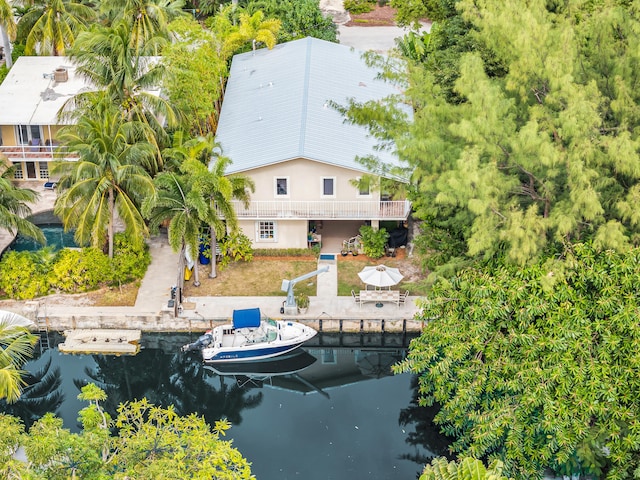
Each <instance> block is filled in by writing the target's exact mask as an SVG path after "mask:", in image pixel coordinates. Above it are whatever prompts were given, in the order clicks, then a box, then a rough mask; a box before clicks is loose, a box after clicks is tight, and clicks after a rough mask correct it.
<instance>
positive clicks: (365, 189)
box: [358, 178, 371, 197]
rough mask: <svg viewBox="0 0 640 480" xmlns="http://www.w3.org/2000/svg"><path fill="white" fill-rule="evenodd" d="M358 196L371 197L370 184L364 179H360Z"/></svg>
mask: <svg viewBox="0 0 640 480" xmlns="http://www.w3.org/2000/svg"><path fill="white" fill-rule="evenodd" d="M358 195H359V196H361V197H370V196H371V190H370V188H369V182H368V181H366V180H363V179H362V178H360V179H358Z"/></svg>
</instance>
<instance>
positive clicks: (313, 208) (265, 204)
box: [232, 200, 411, 221]
mask: <svg viewBox="0 0 640 480" xmlns="http://www.w3.org/2000/svg"><path fill="white" fill-rule="evenodd" d="M232 204H233V208H234V210H235V211H236V215H237V216H238V219H268V218H274V219H279V220H283V219H291V220H298V219H300V220H304V219H314V220H399V221H402V220H406V219H407V218H408V217H409V213H410V212H411V202H409V201H408V200H400V201H380V202H377V201H370V200H369V201H339V200H336V201H326V200H325V201H286V200H273V201H256V202H251V204H250V205H249V208H244V205H243V204H242V202H239V201H234V202H232Z"/></svg>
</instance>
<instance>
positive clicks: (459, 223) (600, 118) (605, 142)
mask: <svg viewBox="0 0 640 480" xmlns="http://www.w3.org/2000/svg"><path fill="white" fill-rule="evenodd" d="M454 3H455V4H456V7H457V8H458V9H459V10H458V11H456V13H455V14H454V13H452V10H454V9H453V4H454ZM417 4H421V5H423V6H425V8H426V7H429V8H435V6H440V7H442V11H441V12H440V13H439V15H440V16H441V17H442V18H443V19H447V18H448V19H452V18H453V17H455V19H456V21H457V22H460V23H459V25H460V27H459V28H452V29H451V30H448V31H447V33H446V35H444V37H446V38H447V39H448V43H447V45H453V44H455V45H458V47H460V48H457V50H456V53H455V55H454V56H455V57H456V60H455V62H453V63H455V66H454V67H452V70H451V72H452V73H451V75H449V74H447V75H448V78H449V80H446V79H443V78H442V75H443V72H444V69H442V68H437V67H441V66H443V65H444V64H443V63H442V62H440V61H439V60H437V58H436V60H434V58H435V57H437V55H439V54H440V53H442V52H444V51H445V50H446V49H447V48H448V47H447V46H446V45H444V44H443V43H442V41H441V40H442V38H441V37H439V35H441V34H442V32H440V33H439V31H438V30H437V29H436V30H435V31H434V32H433V33H432V34H431V38H430V43H429V46H428V49H429V53H428V55H427V60H426V61H425V63H423V64H422V66H421V67H420V68H418V69H416V70H414V71H413V72H412V75H411V76H410V77H409V82H410V83H409V88H408V89H407V90H406V98H405V100H404V101H407V102H408V103H410V104H411V105H412V106H413V108H414V110H415V114H414V117H413V121H412V122H411V123H409V125H408V131H402V130H398V131H397V133H396V134H395V140H396V144H397V145H398V151H399V154H400V156H401V157H402V158H403V159H405V160H407V161H408V162H409V163H410V165H411V166H412V167H413V168H414V172H415V174H414V180H415V182H416V184H417V186H418V194H417V195H416V196H415V197H414V199H413V200H414V206H415V209H416V216H417V217H419V218H422V219H425V220H427V221H428V227H429V231H433V232H434V235H436V236H437V237H436V238H435V239H434V240H433V241H431V242H430V243H429V246H430V247H431V248H435V249H436V252H437V253H439V254H442V253H445V255H442V256H441V257H440V259H439V260H440V261H441V262H443V263H446V264H449V265H451V264H455V263H459V262H460V261H461V259H464V258H467V259H468V258H471V259H473V258H491V257H494V256H496V255H505V256H506V257H507V258H508V259H509V261H512V262H515V263H519V264H523V263H526V262H527V261H529V260H531V259H533V258H536V257H538V256H540V255H543V254H544V253H545V251H548V250H549V249H558V248H562V247H561V245H563V244H565V243H571V242H578V241H586V240H590V241H593V244H594V246H595V247H596V248H601V249H605V248H614V249H617V250H623V249H626V248H628V247H629V246H632V245H635V244H637V240H638V238H640V237H638V233H640V232H639V225H640V222H639V221H638V220H639V218H640V217H638V215H637V209H635V208H634V207H633V205H635V204H637V198H638V196H639V192H640V183H639V181H638V180H639V175H640V169H639V168H638V165H640V155H639V153H638V152H639V151H640V150H639V146H640V144H639V138H638V129H637V128H635V125H637V119H638V107H637V105H638V103H639V102H638V101H639V98H638V90H637V89H636V88H635V87H634V86H635V85H636V84H637V82H638V80H637V78H638V75H639V73H638V72H640V70H639V69H638V68H636V67H635V66H636V65H637V64H638V61H639V55H640V48H639V47H640V45H639V43H638V42H639V40H638V39H639V37H638V35H636V34H635V33H634V32H637V31H638V29H639V28H640V17H639V15H640V13H639V12H640V10H639V9H638V8H633V7H630V6H628V5H627V2H622V1H620V2H586V3H585V2H581V1H569V2H564V3H563V4H562V5H561V4H560V3H558V2H546V1H542V0H537V1H534V2H528V3H527V4H524V5H523V4H522V3H519V2H515V3H514V2H511V3H508V4H505V3H504V2H501V1H498V0H483V1H480V2H474V1H470V0H469V1H466V0H461V1H459V2H446V1H442V2H424V3H423V2H417ZM444 7H447V8H444ZM463 39H464V42H463ZM456 42H457V43H456ZM461 42H462V43H464V45H462V43H461ZM560 45H561V46H562V47H561V48H559V46H560ZM463 52H467V53H463ZM449 88H452V89H453V90H452V91H453V93H454V94H455V95H454V97H452V95H451V91H449V90H448V89H449ZM376 115H377V112H375V113H374V114H372V115H371V118H377V116H376ZM370 123H373V122H372V121H371V120H370ZM443 240H444V242H443ZM449 240H450V241H449Z"/></svg>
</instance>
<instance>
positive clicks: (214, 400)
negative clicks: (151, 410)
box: [74, 349, 262, 425]
mask: <svg viewBox="0 0 640 480" xmlns="http://www.w3.org/2000/svg"><path fill="white" fill-rule="evenodd" d="M93 359H94V361H95V363H96V366H95V367H94V368H86V369H85V373H86V375H87V376H88V377H89V378H90V379H91V381H93V382H94V383H96V385H98V386H99V387H100V388H102V389H103V390H104V391H105V392H106V393H107V395H108V400H107V402H106V403H105V409H106V410H107V411H108V412H109V414H110V415H112V416H114V415H115V412H116V409H117V407H118V405H119V404H120V403H124V402H127V401H129V400H131V399H141V398H143V397H145V398H147V399H148V400H149V401H150V402H151V403H153V404H154V405H160V406H164V407H167V406H169V405H173V406H174V407H175V410H176V413H178V414H179V415H188V414H191V413H196V414H198V415H203V416H204V418H205V420H206V421H207V422H208V423H209V424H211V425H213V424H214V423H215V421H216V420H219V419H221V418H227V419H228V420H229V421H230V422H231V423H232V424H234V425H240V424H241V423H242V415H241V413H242V411H243V410H244V409H247V408H255V407H257V406H258V405H260V402H261V401H262V393H257V394H251V395H250V394H249V393H248V391H247V390H246V389H242V388H240V387H239V386H238V385H236V384H233V385H228V384H226V383H225V382H224V381H222V379H221V380H220V382H219V385H217V382H212V381H211V379H210V378H209V374H208V372H207V371H206V370H205V369H204V368H203V365H202V362H200V361H198V360H196V359H195V358H194V357H193V356H190V355H184V354H182V353H164V352H163V351H162V350H160V349H147V350H142V351H141V352H140V353H138V354H137V355H136V356H135V357H128V356H121V357H112V356H103V355H94V356H93ZM74 383H75V384H76V386H77V387H78V389H80V388H81V387H82V386H83V385H84V384H85V383H86V382H85V381H79V380H75V381H74Z"/></svg>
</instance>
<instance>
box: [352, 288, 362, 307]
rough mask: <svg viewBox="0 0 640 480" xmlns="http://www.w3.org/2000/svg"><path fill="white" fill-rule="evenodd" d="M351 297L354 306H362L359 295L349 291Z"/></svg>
mask: <svg viewBox="0 0 640 480" xmlns="http://www.w3.org/2000/svg"><path fill="white" fill-rule="evenodd" d="M351 296H352V297H353V299H354V300H355V302H356V304H358V305H360V306H362V304H361V303H360V294H359V293H356V292H354V291H353V290H351Z"/></svg>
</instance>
